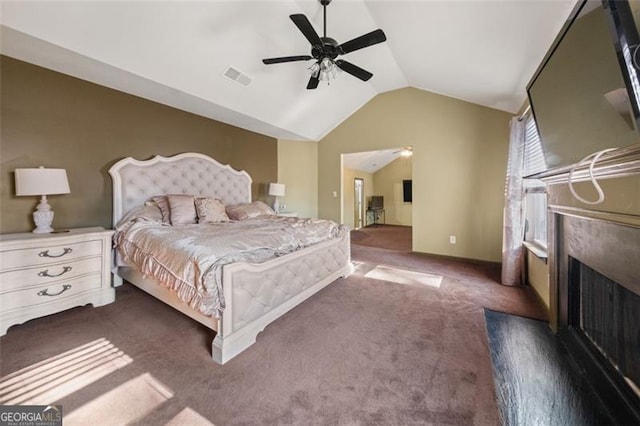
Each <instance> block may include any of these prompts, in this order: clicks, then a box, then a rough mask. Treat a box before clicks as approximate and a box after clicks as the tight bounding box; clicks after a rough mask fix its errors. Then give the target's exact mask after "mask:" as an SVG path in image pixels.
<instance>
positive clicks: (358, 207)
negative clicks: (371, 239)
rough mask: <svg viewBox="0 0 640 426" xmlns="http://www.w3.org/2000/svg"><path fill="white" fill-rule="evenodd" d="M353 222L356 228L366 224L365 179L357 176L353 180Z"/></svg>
mask: <svg viewBox="0 0 640 426" xmlns="http://www.w3.org/2000/svg"><path fill="white" fill-rule="evenodd" d="M353 194H354V197H353V209H354V210H353V213H354V216H353V224H354V229H360V228H362V227H363V226H364V180H363V179H361V178H355V179H354V180H353Z"/></svg>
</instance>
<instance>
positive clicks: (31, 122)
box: [0, 56, 277, 233]
mask: <svg viewBox="0 0 640 426" xmlns="http://www.w3.org/2000/svg"><path fill="white" fill-rule="evenodd" d="M0 61H1V63H0V66H1V68H2V75H1V81H0V83H1V85H0V90H1V110H0V119H1V121H2V129H1V133H0V138H1V141H2V143H1V145H0V158H1V160H0V161H1V164H0V177H1V179H0V232H3V233H4V232H24V231H30V230H31V229H33V227H34V226H33V222H32V219H31V212H32V211H33V210H34V209H35V206H36V204H37V200H36V197H16V196H15V195H14V194H15V189H14V178H13V170H14V169H16V168H18V167H37V166H40V165H42V166H45V167H56V168H58V167H59V168H65V169H67V174H68V176H69V184H70V187H71V194H68V195H57V196H52V197H50V204H51V205H52V208H53V210H54V211H55V213H56V216H55V219H54V223H53V226H54V228H69V227H79V226H96V225H101V226H105V227H111V179H110V177H109V175H108V172H107V170H108V169H109V167H110V166H111V165H112V164H113V163H115V162H116V161H117V160H120V159H121V158H124V157H127V156H133V157H135V158H138V159H147V158H150V157H152V156H153V155H156V154H160V155H164V156H170V155H174V154H177V153H181V152H189V151H194V152H201V153H204V154H207V155H210V156H212V157H214V158H215V159H217V160H218V161H220V162H221V163H229V164H231V165H232V166H233V167H235V168H238V169H245V170H247V171H248V172H249V174H251V176H252V177H253V191H252V192H253V196H254V198H256V197H258V198H264V197H265V185H266V183H268V182H272V181H274V180H275V179H276V178H277V143H276V140H275V139H273V138H270V137H266V136H262V135H259V134H256V133H252V132H248V131H246V130H242V129H239V128H236V127H233V126H229V125H226V124H223V123H220V122H217V121H214V120H210V119H207V118H203V117H200V116H197V115H193V114H190V113H187V112H184V111H179V110H176V109H174V108H170V107H167V106H165V105H161V104H158V103H155V102H151V101H147V100H144V99H141V98H138V97H135V96H131V95H127V94H124V93H122V92H118V91H116V90H112V89H108V88H105V87H102V86H98V85H96V84H93V83H89V82H86V81H83V80H79V79H76V78H73V77H69V76H65V75H63V74H59V73H56V72H53V71H49V70H46V69H44V68H40V67H37V66H34V65H30V64H27V63H24V62H20V61H17V60H14V59H11V58H8V57H4V56H2V57H1V59H0Z"/></svg>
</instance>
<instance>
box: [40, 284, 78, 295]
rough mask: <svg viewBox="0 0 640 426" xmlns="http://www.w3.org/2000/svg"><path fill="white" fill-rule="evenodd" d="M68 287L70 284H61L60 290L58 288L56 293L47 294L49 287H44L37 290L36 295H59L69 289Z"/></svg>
mask: <svg viewBox="0 0 640 426" xmlns="http://www.w3.org/2000/svg"><path fill="white" fill-rule="evenodd" d="M70 288H71V284H65V285H63V286H62V290H60V291H59V292H58V293H52V294H49V293H48V291H49V289H48V288H45V289H44V290H40V291H39V292H38V296H59V295H61V294H62V293H64V292H65V291H67V290H69V289H70Z"/></svg>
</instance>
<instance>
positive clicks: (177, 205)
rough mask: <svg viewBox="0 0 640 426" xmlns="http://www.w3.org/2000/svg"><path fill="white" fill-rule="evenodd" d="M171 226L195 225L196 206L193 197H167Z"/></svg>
mask: <svg viewBox="0 0 640 426" xmlns="http://www.w3.org/2000/svg"><path fill="white" fill-rule="evenodd" d="M167 201H168V202H169V211H170V214H171V224H172V225H189V224H192V223H197V220H198V217H197V216H196V205H195V204H194V197H193V195H167Z"/></svg>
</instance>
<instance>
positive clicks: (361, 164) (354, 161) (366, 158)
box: [342, 147, 405, 173]
mask: <svg viewBox="0 0 640 426" xmlns="http://www.w3.org/2000/svg"><path fill="white" fill-rule="evenodd" d="M404 149H405V148H401V147H400V148H392V149H382V150H379V151H366V152H354V153H351V154H342V165H343V166H344V167H347V168H349V169H353V170H360V171H363V172H367V173H375V172H377V171H378V170H380V169H381V168H383V167H384V166H386V165H387V164H389V163H391V162H392V161H394V160H395V159H397V158H398V157H400V156H401V154H402V151H403V150H404Z"/></svg>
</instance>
